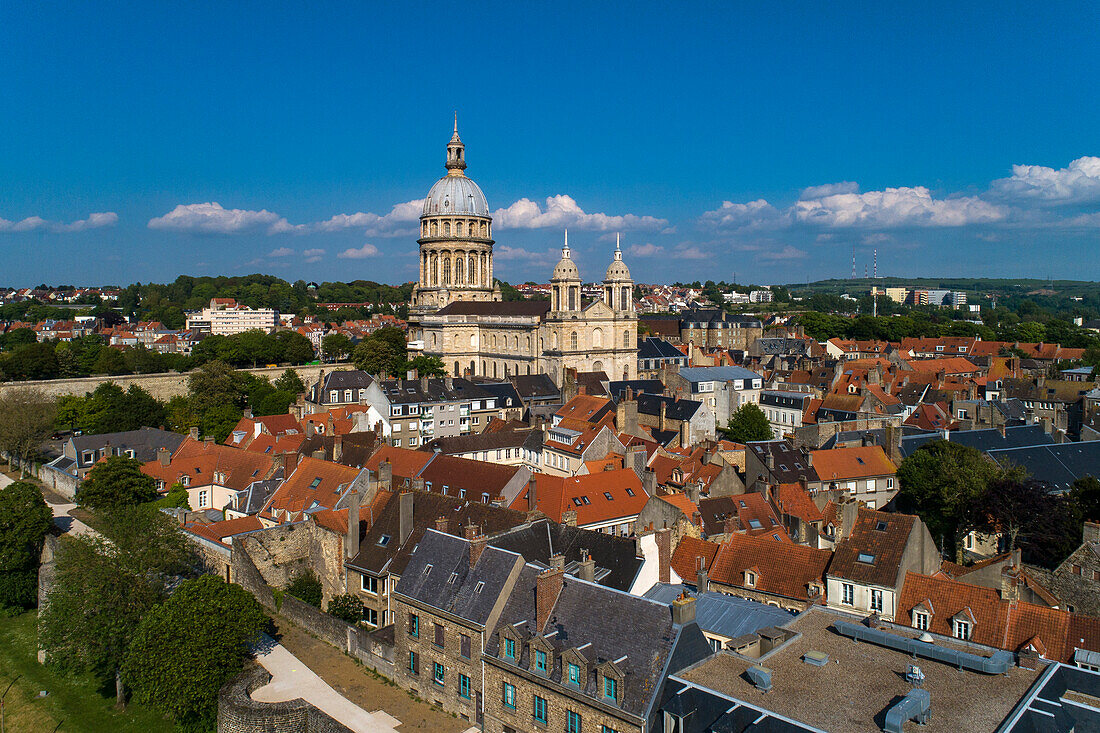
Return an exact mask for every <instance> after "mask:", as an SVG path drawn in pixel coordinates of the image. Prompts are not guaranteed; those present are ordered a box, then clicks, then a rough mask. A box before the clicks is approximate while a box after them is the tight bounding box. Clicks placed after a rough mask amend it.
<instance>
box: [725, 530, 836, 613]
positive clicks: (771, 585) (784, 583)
mask: <svg viewBox="0 0 1100 733" xmlns="http://www.w3.org/2000/svg"><path fill="white" fill-rule="evenodd" d="M831 557H832V553H831V552H829V551H828V550H818V549H815V548H813V547H807V546H806V545H795V544H791V543H790V542H776V541H775V540H772V539H766V538H764V537H749V536H748V535H743V534H732V535H730V536H729V538H728V539H726V541H725V542H723V543H722V547H721V549H719V550H718V555H717V556H716V557H715V558H714V564H713V565H712V567H711V570H710V578H711V580H713V581H715V582H718V583H722V584H724V585H729V586H735V587H740V588H746V587H748V586H746V584H745V571H746V570H753V572H755V573H756V583H755V585H753V586H752V588H753V589H755V590H758V591H761V592H764V593H770V594H773V595H779V596H784V597H786V598H794V599H798V600H803V601H805V600H809V599H811V598H813V597H814V596H811V595H810V593H809V587H810V584H811V583H813V584H816V585H817V586H818V587H820V588H824V585H825V580H824V578H825V568H826V567H828V565H829V558H831ZM822 595H823V594H822Z"/></svg>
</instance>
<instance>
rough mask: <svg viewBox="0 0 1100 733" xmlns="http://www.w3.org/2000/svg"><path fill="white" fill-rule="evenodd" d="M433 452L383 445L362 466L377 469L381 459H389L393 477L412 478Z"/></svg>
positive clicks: (417, 474) (430, 458)
mask: <svg viewBox="0 0 1100 733" xmlns="http://www.w3.org/2000/svg"><path fill="white" fill-rule="evenodd" d="M434 455H435V454H434V453H428V452H426V451H419V450H409V449H407V448H394V447H393V446H392V445H383V446H381V447H379V448H378V450H377V451H375V452H374V455H372V456H371V457H370V458H368V459H367V462H366V463H365V464H364V465H363V468H367V469H370V470H371V471H378V466H379V465H381V463H382V461H389V462H390V466H391V467H392V469H393V476H394V478H395V479H396V478H407V479H413V478H416V477H417V476H419V475H420V472H421V471H423V470H424V466H426V465H428V461H430V460H432V456H434Z"/></svg>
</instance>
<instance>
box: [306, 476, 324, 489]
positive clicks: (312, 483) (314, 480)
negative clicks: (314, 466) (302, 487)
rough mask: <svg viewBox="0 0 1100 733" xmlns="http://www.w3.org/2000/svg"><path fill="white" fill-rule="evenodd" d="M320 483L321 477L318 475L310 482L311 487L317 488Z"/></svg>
mask: <svg viewBox="0 0 1100 733" xmlns="http://www.w3.org/2000/svg"><path fill="white" fill-rule="evenodd" d="M320 485H321V477H320V476H318V477H317V478H315V479H313V481H312V482H310V484H309V488H311V489H316V488H317V487H318V486H320Z"/></svg>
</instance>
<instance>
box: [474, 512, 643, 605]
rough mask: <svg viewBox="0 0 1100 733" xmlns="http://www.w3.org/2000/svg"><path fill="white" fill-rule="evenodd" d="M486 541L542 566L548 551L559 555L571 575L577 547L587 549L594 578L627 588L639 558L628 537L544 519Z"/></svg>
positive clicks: (575, 565)
mask: <svg viewBox="0 0 1100 733" xmlns="http://www.w3.org/2000/svg"><path fill="white" fill-rule="evenodd" d="M489 544H490V545H492V546H494V547H500V548H502V549H505V550H510V551H512V552H518V553H519V554H520V555H522V556H523V559H524V560H526V561H527V562H528V563H531V564H533V565H537V566H539V567H542V568H546V567H549V566H550V557H551V556H552V555H557V554H560V555H563V556H564V557H565V572H567V573H569V574H571V575H576V574H577V572H578V563H579V562H580V560H581V550H587V551H588V554H589V556H590V557H591V558H592V560H593V562H595V564H596V582H597V583H599V584H600V585H606V586H607V587H609V588H615V589H616V590H621V591H628V590H630V587H631V586H632V585H633V584H634V579H635V577H637V575H638V570H640V569H641V567H642V562H643V558H640V557H637V554H636V553H637V550H636V548H635V545H634V540H633V539H631V538H629V537H617V536H615V535H612V534H605V533H603V532H595V531H593V530H588V529H580V528H578V527H570V526H568V525H564V524H558V523H557V522H551V521H550V520H548V519H540V520H537V521H535V522H530V523H527V524H521V525H519V526H518V527H513V528H512V529H506V530H504V531H503V532H499V533H497V534H495V535H493V536H492V537H490V538H489Z"/></svg>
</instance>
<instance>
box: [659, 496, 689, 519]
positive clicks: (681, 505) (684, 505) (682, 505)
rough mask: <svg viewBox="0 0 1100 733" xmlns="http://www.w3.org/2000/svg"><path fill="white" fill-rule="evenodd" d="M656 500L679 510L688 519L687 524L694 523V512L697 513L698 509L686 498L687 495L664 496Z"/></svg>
mask: <svg viewBox="0 0 1100 733" xmlns="http://www.w3.org/2000/svg"><path fill="white" fill-rule="evenodd" d="M657 498H659V499H660V500H661V501H665V502H667V503H669V504H671V505H672V506H674V507H676V508H677V509H679V510H680V511H681V512H683V513H684V516H685V517H687V518H688V521H689V522H693V521H695V520H694V517H695V512H697V511H699V507H698V505H696V503H695V502H693V501H692V500H691V499H689V498H688V497H687V494H666V495H665V496H659V497H657Z"/></svg>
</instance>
